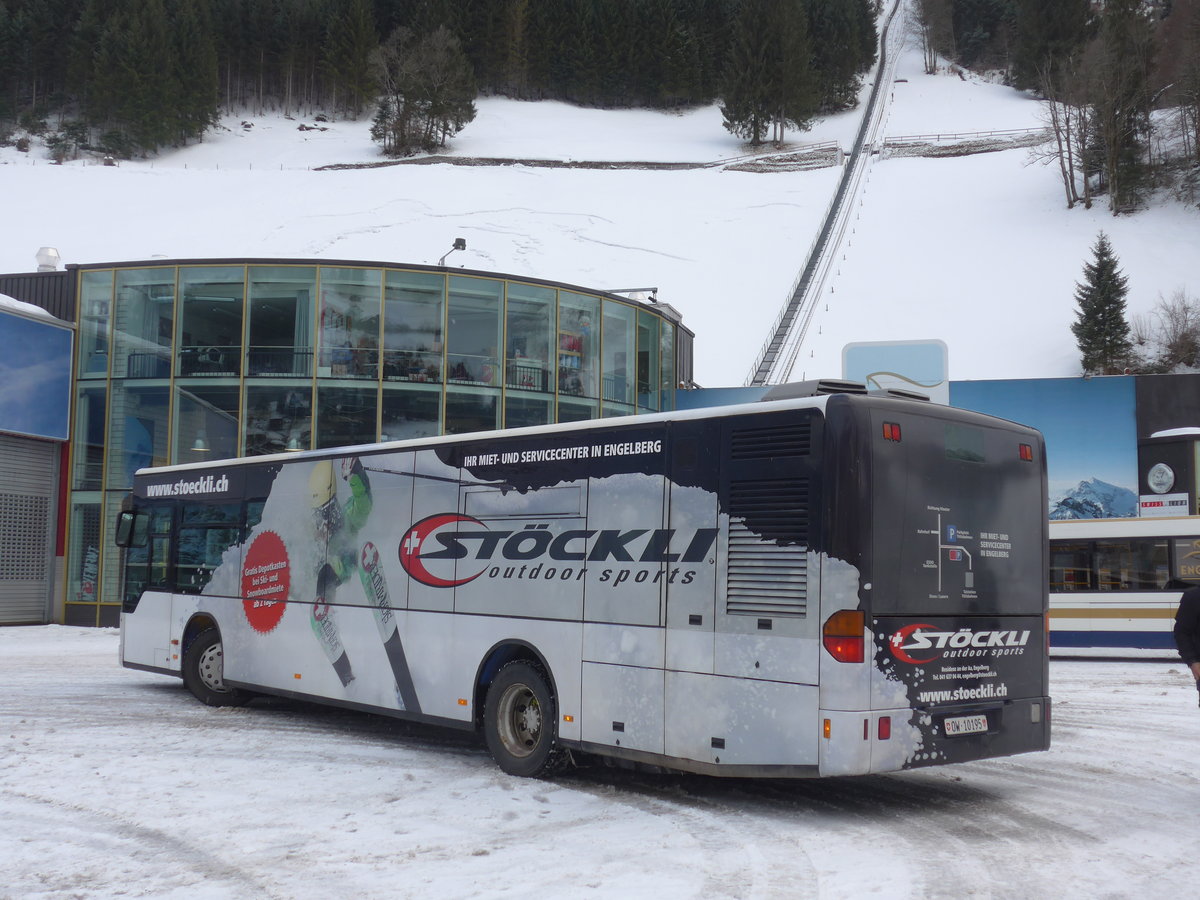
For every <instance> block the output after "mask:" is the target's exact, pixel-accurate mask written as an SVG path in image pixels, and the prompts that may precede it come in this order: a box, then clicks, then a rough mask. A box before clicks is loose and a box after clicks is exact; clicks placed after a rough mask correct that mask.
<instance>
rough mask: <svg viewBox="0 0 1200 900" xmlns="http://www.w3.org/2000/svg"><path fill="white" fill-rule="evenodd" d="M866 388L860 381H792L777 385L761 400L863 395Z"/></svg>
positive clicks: (829, 379)
mask: <svg viewBox="0 0 1200 900" xmlns="http://www.w3.org/2000/svg"><path fill="white" fill-rule="evenodd" d="M866 392H867V386H866V385H865V384H863V383H862V382H860V381H835V380H833V379H831V378H822V379H819V380H816V381H792V382H789V383H787V384H777V385H775V386H774V387H772V388H771V389H770V390H769V391H767V392H766V393H765V394H764V395H763V397H762V399H763V400H794V399H796V398H797V397H819V396H821V395H822V394H865V393H866Z"/></svg>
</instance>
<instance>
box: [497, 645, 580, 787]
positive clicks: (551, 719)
mask: <svg viewBox="0 0 1200 900" xmlns="http://www.w3.org/2000/svg"><path fill="white" fill-rule="evenodd" d="M475 709H476V722H477V724H479V725H481V726H482V728H483V732H484V738H485V740H486V742H487V746H488V750H489V751H490V752H491V755H492V758H493V759H494V760H495V761H496V764H497V765H499V766H500V768H501V769H503V770H504V771H505V772H507V773H508V774H510V775H519V776H525V777H536V776H538V775H546V774H549V773H550V772H553V771H555V770H556V769H557V768H559V766H560V765H561V763H562V762H563V761H564V760H565V758H566V754H565V751H564V750H563V749H562V748H560V747H557V746H556V745H557V740H558V691H557V690H556V687H555V684H554V677H553V675H552V674H551V672H550V668H549V666H547V665H546V663H545V660H544V659H543V658H542V657H541V654H539V653H538V652H537V651H536V650H535V649H534V648H533V647H532V646H530V645H528V644H524V643H521V642H509V643H503V644H499V645H497V646H496V647H493V648H492V650H491V651H489V653H488V654H487V655H486V656H485V657H484V660H483V662H482V663H481V664H480V667H479V673H478V675H477V678H476V685H475Z"/></svg>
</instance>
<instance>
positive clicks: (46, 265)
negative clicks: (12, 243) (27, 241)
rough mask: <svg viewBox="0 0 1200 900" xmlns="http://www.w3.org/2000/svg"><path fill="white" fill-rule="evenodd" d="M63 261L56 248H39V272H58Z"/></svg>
mask: <svg viewBox="0 0 1200 900" xmlns="http://www.w3.org/2000/svg"><path fill="white" fill-rule="evenodd" d="M60 259H62V257H61V256H59V255H58V248H56V247H39V248H38V252H37V264H38V267H37V270H38V271H39V272H57V271H58V262H59V260H60Z"/></svg>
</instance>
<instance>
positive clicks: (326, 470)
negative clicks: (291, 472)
mask: <svg viewBox="0 0 1200 900" xmlns="http://www.w3.org/2000/svg"><path fill="white" fill-rule="evenodd" d="M336 490H337V485H336V483H335V482H334V480H333V462H332V461H331V460H328V459H323V460H321V461H320V462H318V463H316V464H315V465H313V469H312V474H310V475H309V476H308V493H309V497H310V498H311V500H312V508H313V509H320V508H321V507H322V506H324V505H325V504H326V503H328V502H329V501H330V500H332V499H333V495H334V492H335V491H336Z"/></svg>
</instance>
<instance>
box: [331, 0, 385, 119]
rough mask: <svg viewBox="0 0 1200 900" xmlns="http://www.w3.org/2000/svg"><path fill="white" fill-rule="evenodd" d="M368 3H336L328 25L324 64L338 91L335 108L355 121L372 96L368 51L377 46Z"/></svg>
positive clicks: (364, 0) (365, 0) (356, 0)
mask: <svg viewBox="0 0 1200 900" xmlns="http://www.w3.org/2000/svg"><path fill="white" fill-rule="evenodd" d="M378 44H379V37H378V36H377V35H376V34H375V17H374V12H373V11H372V7H371V3H370V0H350V2H348V3H345V4H337V6H336V11H335V12H334V15H333V18H332V19H331V20H330V23H329V36H328V39H327V41H326V44H325V65H326V67H327V69H328V70H329V73H330V75H331V76H332V79H333V82H334V84H335V86H336V88H337V91H338V105H339V106H340V107H341V108H342V109H343V110H344V111H345V112H346V113H347V114H348V115H349V116H350V118H352V119H357V118H358V116H359V115H360V114H361V113H362V111H363V108H364V107H366V105H367V104H368V103H369V102H370V100H371V97H372V96H373V95H374V93H375V88H376V85H375V80H374V78H373V76H372V74H371V63H370V57H371V52H372V51H373V50H374V49H375V48H376V47H377V46H378Z"/></svg>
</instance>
